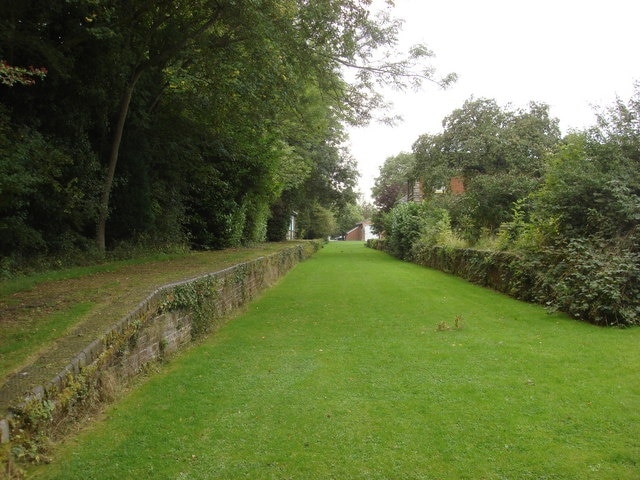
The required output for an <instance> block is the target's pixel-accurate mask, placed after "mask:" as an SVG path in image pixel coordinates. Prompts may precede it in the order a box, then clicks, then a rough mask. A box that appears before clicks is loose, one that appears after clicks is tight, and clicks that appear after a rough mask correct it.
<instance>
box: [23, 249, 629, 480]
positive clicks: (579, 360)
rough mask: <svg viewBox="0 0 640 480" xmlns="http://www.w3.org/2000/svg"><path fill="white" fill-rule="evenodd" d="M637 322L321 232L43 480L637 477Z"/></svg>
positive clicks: (66, 448) (69, 450) (68, 449)
mask: <svg viewBox="0 0 640 480" xmlns="http://www.w3.org/2000/svg"><path fill="white" fill-rule="evenodd" d="M639 346H640V329H638V328H635V329H627V330H620V329H603V328H598V327H595V326H593V325H590V324H585V323H581V322H577V321H574V320H571V319H569V318H567V317H565V316H562V315H558V314H553V315H551V314H548V313H546V312H545V311H544V310H543V309H542V308H540V307H538V306H535V305H529V304H525V303H521V302H517V301H514V300H512V299H509V298H507V297H505V296H503V295H500V294H496V293H494V292H491V291H488V290H486V289H482V288H479V287H476V286H473V285H470V284H468V283H466V282H464V281H461V280H459V279H457V278H454V277H452V276H448V275H444V274H442V273H439V272H435V271H432V270H428V269H424V268H421V267H417V266H415V265H411V264H408V263H403V262H400V261H397V260H395V259H393V258H390V257H388V256H387V255H385V254H384V253H381V252H378V251H373V250H369V249H366V248H364V247H363V246H362V244H360V243H344V242H340V243H331V244H329V245H328V246H327V247H325V248H324V249H323V250H321V251H320V252H318V253H317V254H316V255H315V256H314V257H312V258H311V259H309V260H307V261H306V262H304V263H301V264H300V265H298V266H297V267H295V268H294V269H293V270H292V271H291V273H289V274H288V275H287V276H286V277H285V278H284V279H283V280H282V281H281V282H280V283H279V284H278V285H277V286H276V287H274V288H273V289H271V290H269V291H268V292H266V293H265V294H264V295H263V296H262V297H261V298H259V299H258V300H257V301H255V302H253V303H252V304H250V305H249V306H248V307H247V309H246V311H245V312H243V313H242V314H241V315H239V316H238V317H237V318H235V319H233V321H231V322H229V323H227V324H226V325H225V326H224V327H223V328H222V329H221V330H219V331H218V332H217V333H216V334H215V335H214V336H212V337H210V338H209V339H207V340H206V341H204V342H203V343H202V344H199V345H197V346H195V347H194V348H192V349H190V350H188V351H186V352H185V353H183V354H181V355H180V356H178V357H176V358H174V359H173V360H172V361H171V362H170V363H169V364H168V365H166V366H165V368H164V369H163V370H162V372H161V373H160V374H158V375H156V376H154V377H153V378H151V379H150V380H149V381H147V382H146V383H144V384H141V385H139V386H138V387H137V388H136V389H134V390H133V391H132V392H131V393H130V394H129V395H128V396H127V397H126V398H125V399H123V400H122V401H120V402H119V403H117V404H116V405H114V406H112V407H111V408H109V409H108V411H107V412H106V415H105V418H104V420H103V421H100V422H98V423H96V424H94V425H92V426H91V427H89V428H87V430H86V431H84V432H83V433H82V434H80V435H79V436H78V437H77V438H74V439H70V440H69V441H67V442H66V443H65V444H63V445H60V446H59V447H58V448H57V449H56V452H55V455H54V460H53V463H52V464H51V465H47V466H43V467H40V468H39V469H38V470H37V471H36V472H34V473H35V474H36V475H35V478H40V479H43V478H44V479H86V478H92V479H122V478H154V479H212V478H215V479H234V480H235V479H240V478H250V479H289V478H292V479H496V480H497V479H576V480H578V479H579V480H583V479H594V480H595V479H598V480H601V479H616V480H619V479H629V480H630V479H637V478H640V408H639V407H640V348H638V347H639Z"/></svg>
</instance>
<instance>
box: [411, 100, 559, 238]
mask: <svg viewBox="0 0 640 480" xmlns="http://www.w3.org/2000/svg"><path fill="white" fill-rule="evenodd" d="M559 138H560V132H559V129H558V120H557V119H552V118H550V117H549V108H548V106H547V105H544V104H538V103H534V102H532V103H530V104H529V107H528V109H526V110H525V109H512V108H510V107H500V106H499V105H498V104H497V103H496V102H495V100H489V99H473V98H471V99H470V100H467V101H466V102H465V103H464V105H463V106H462V107H461V108H459V109H457V110H455V111H454V112H452V113H451V114H450V115H449V116H447V117H446V118H445V119H444V120H443V132H442V133H440V134H437V135H430V134H426V135H422V136H421V137H419V138H418V140H417V141H416V142H415V143H414V145H413V153H414V155H415V159H416V167H415V169H416V170H415V173H414V175H415V176H416V177H417V178H420V179H422V182H423V189H424V192H425V194H426V196H427V197H432V196H433V193H432V192H434V191H436V190H438V189H441V188H442V187H443V186H447V185H449V181H450V179H451V178H453V177H460V178H462V179H463V180H464V186H465V192H464V194H462V195H461V196H460V197H461V198H460V199H459V200H458V201H457V202H456V203H455V205H454V207H455V208H453V209H452V210H451V211H450V212H451V217H452V224H453V225H454V227H455V228H457V229H460V230H461V231H463V233H462V235H463V236H464V238H465V239H467V240H468V241H471V242H475V241H477V240H478V239H479V238H480V236H481V235H482V232H483V231H485V230H488V231H496V230H497V229H498V227H499V226H500V225H501V224H502V223H504V222H506V221H509V220H510V218H511V213H512V209H513V205H514V203H515V202H517V201H518V200H520V199H522V198H525V197H526V196H527V195H528V194H530V193H531V192H533V191H534V190H535V189H536V188H537V187H538V185H539V183H540V181H541V180H540V179H541V177H542V174H543V172H544V165H545V164H544V162H545V158H546V155H547V154H549V153H550V152H551V151H552V150H553V148H554V147H555V145H556V144H557V142H558V141H559ZM445 190H446V189H445Z"/></svg>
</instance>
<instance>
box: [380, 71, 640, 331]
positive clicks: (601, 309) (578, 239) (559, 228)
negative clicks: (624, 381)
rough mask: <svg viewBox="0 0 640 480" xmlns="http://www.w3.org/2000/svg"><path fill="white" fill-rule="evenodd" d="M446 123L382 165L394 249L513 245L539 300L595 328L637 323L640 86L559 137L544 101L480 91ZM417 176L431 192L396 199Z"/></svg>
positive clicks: (383, 227) (386, 225)
mask: <svg viewBox="0 0 640 480" xmlns="http://www.w3.org/2000/svg"><path fill="white" fill-rule="evenodd" d="M442 125H443V130H442V131H441V132H440V133H437V134H424V135H422V136H420V137H419V138H418V139H417V140H416V141H415V143H414V144H413V148H412V152H411V153H401V154H399V155H397V156H394V157H391V158H389V159H387V161H386V162H385V164H384V165H383V166H382V167H381V169H380V175H379V176H378V178H377V179H376V182H375V186H374V190H373V193H374V202H375V204H376V205H377V207H378V208H379V213H378V215H377V217H376V222H375V224H376V228H377V229H378V230H379V231H381V232H385V234H386V238H387V242H388V248H389V250H390V251H391V252H393V253H394V254H395V255H397V256H399V257H401V258H404V259H408V260H410V259H412V258H413V257H415V256H416V255H418V254H419V252H420V249H423V248H429V247H432V246H436V245H438V246H444V247H446V248H476V249H483V250H490V251H500V252H509V253H511V254H513V256H514V258H517V259H518V262H520V263H519V265H521V266H522V268H528V269H530V270H533V271H535V272H537V280H536V285H535V286H534V287H535V294H534V295H533V297H534V299H535V300H536V301H539V302H540V303H543V304H546V305H548V306H550V307H553V308H558V309H560V310H562V311H565V312H567V313H570V314H572V315H574V316H575V317H578V318H583V319H586V320H589V321H591V322H593V323H597V324H602V325H612V324H616V325H630V324H640V83H636V85H635V93H634V95H633V97H632V98H631V99H629V100H623V99H620V98H618V99H617V100H616V101H615V103H614V104H613V105H611V106H609V107H605V108H600V109H599V110H598V112H597V120H596V122H595V125H593V126H591V127H589V128H586V129H584V130H582V131H572V132H570V133H568V134H566V135H564V136H563V135H561V133H560V130H559V128H558V120H557V119H555V118H551V117H550V116H549V108H548V106H547V105H545V104H540V103H531V104H530V105H529V106H528V107H527V108H520V109H514V108H512V107H511V106H506V107H504V106H500V105H498V104H497V102H496V101H495V100H492V99H485V98H480V99H475V98H471V99H469V100H468V101H466V102H465V103H464V105H463V106H462V107H461V108H459V109H456V110H455V111H453V112H452V113H451V114H450V115H449V116H447V117H446V118H445V119H444V120H443V123H442ZM452 178H454V179H457V180H458V181H461V182H462V184H463V185H464V192H462V193H461V192H453V191H452V190H451V189H450V188H449V186H450V181H451V179H452ZM414 182H420V183H421V185H422V189H423V192H424V200H423V201H422V202H421V203H403V202H401V201H400V199H401V198H402V196H403V195H405V193H406V186H407V184H412V183H414Z"/></svg>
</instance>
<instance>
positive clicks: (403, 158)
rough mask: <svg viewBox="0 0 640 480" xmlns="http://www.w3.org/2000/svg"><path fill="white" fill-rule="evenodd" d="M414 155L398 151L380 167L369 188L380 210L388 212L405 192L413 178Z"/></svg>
mask: <svg viewBox="0 0 640 480" xmlns="http://www.w3.org/2000/svg"><path fill="white" fill-rule="evenodd" d="M414 169H415V157H414V155H413V154H411V153H399V154H398V155H396V156H394V157H389V158H387V159H386V160H385V161H384V164H383V165H382V166H381V167H380V174H379V175H378V176H377V177H376V179H375V184H374V186H373V188H372V189H371V193H372V196H373V202H374V204H375V206H376V207H378V209H379V210H380V211H381V212H388V211H389V210H391V209H392V208H393V206H394V205H395V204H396V203H397V202H398V200H399V199H400V198H401V197H402V196H404V195H405V194H406V193H407V188H408V184H409V182H410V180H412V179H413V175H414Z"/></svg>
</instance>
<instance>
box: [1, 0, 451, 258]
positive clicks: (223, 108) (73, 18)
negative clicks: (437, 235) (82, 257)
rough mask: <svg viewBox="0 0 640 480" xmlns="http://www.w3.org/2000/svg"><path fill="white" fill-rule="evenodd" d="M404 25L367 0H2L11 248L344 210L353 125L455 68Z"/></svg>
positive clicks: (203, 236)
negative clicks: (403, 33) (436, 60)
mask: <svg viewBox="0 0 640 480" xmlns="http://www.w3.org/2000/svg"><path fill="white" fill-rule="evenodd" d="M386 3H387V6H388V7H391V6H392V2H390V1H389V2H386ZM400 26H401V22H399V21H398V20H396V19H394V18H392V17H391V16H390V14H389V11H383V12H381V13H380V14H374V13H372V11H371V1H370V0H338V1H336V0H314V1H307V0H259V1H254V0H233V1H231V0H196V1H189V2H183V1H178V2H176V1H153V2H152V1H149V0H126V1H115V0H75V1H73V2H54V3H51V2H45V1H43V0H24V1H21V2H3V3H2V4H1V5H0V64H1V65H2V67H1V68H0V107H1V108H0V142H1V143H2V144H3V145H4V148H3V149H2V152H1V154H0V169H1V170H2V171H3V172H6V175H5V176H4V178H3V181H2V182H3V183H2V190H1V191H0V209H2V211H1V212H0V230H2V232H3V244H2V245H1V248H2V251H1V252H0V253H1V254H2V255H9V256H10V255H19V256H20V255H23V256H26V255H30V254H32V253H33V252H34V251H35V252H37V253H43V254H47V253H52V252H55V251H56V250H60V249H62V250H69V249H71V248H88V243H89V240H90V239H91V237H95V239H96V241H97V245H98V247H99V248H100V249H104V248H106V247H108V246H113V245H116V244H117V243H119V242H123V241H124V242H130V241H146V242H155V243H159V244H162V243H175V242H188V243H190V244H191V245H193V246H197V247H200V248H222V247H225V246H230V245H238V244H240V243H246V242H252V241H260V240H264V239H265V238H267V237H269V238H271V239H275V238H280V237H281V236H282V232H283V231H284V229H283V224H288V218H287V217H288V215H289V214H290V213H291V212H293V211H297V212H298V213H299V214H300V213H301V212H307V213H309V215H311V216H312V215H313V212H316V213H317V212H322V215H324V210H321V209H319V208H318V205H319V206H320V207H322V209H327V210H331V211H333V212H338V211H339V210H340V209H341V208H343V206H344V205H345V204H346V203H349V202H353V201H354V199H355V191H354V190H355V185H356V178H357V170H356V165H355V162H354V161H353V159H352V158H351V157H350V156H349V155H348V153H347V152H346V151H345V150H344V149H343V147H342V143H343V140H344V125H345V123H356V124H357V123H363V122H367V121H369V120H370V119H371V118H372V117H373V116H374V112H376V111H378V112H379V111H381V109H383V107H384V101H383V99H382V97H381V96H380V94H379V87H381V86H383V85H389V84H392V85H394V86H396V87H398V88H405V87H408V86H410V85H414V84H419V83H420V82H422V81H424V80H428V81H433V82H435V83H438V84H442V85H444V84H446V83H448V82H450V81H451V80H452V79H453V78H452V77H445V78H441V79H440V78H436V76H435V74H434V72H433V70H432V69H431V68H430V65H428V60H429V58H430V56H431V55H432V54H431V52H430V51H429V50H428V49H426V48H424V47H422V46H416V47H415V48H412V49H411V50H410V51H409V52H405V53H404V54H402V55H399V54H398V53H397V52H396V50H397V42H398V34H399V31H400V30H399V29H400ZM45 74H46V75H45ZM46 192H49V193H46ZM301 218H305V215H302V216H301ZM4 233H6V235H4Z"/></svg>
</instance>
